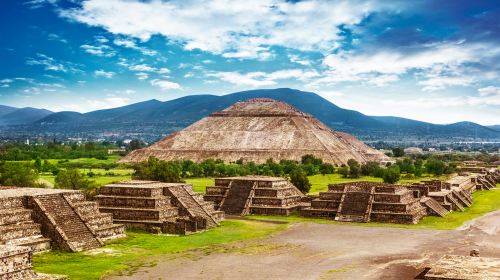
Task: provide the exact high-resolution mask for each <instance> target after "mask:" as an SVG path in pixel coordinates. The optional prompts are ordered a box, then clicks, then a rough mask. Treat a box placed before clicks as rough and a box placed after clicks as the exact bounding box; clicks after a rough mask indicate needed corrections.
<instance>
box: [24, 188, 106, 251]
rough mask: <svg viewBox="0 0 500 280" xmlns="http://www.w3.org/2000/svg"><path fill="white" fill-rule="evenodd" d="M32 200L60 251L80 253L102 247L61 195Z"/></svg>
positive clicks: (44, 196)
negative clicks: (60, 248)
mask: <svg viewBox="0 0 500 280" xmlns="http://www.w3.org/2000/svg"><path fill="white" fill-rule="evenodd" d="M33 200H34V203H35V204H36V205H37V206H38V207H39V209H40V210H42V211H41V212H40V213H39V214H40V215H43V216H45V221H46V222H47V224H46V225H45V226H46V227H47V228H50V229H51V230H49V232H52V234H54V235H56V236H57V237H56V239H59V241H60V242H57V243H58V244H57V245H58V246H60V247H62V249H66V250H70V251H73V252H80V251H84V250H89V249H95V248H98V247H101V246H102V245H103V243H102V242H101V241H100V240H98V239H97V237H96V236H94V234H93V232H92V230H91V229H90V227H89V226H87V225H86V223H85V222H84V221H83V220H82V219H81V217H80V216H79V215H78V213H77V212H76V211H75V210H74V209H73V207H71V205H70V204H69V202H68V201H67V200H66V199H65V198H64V196H63V195H62V194H52V195H43V196H37V197H34V198H33Z"/></svg>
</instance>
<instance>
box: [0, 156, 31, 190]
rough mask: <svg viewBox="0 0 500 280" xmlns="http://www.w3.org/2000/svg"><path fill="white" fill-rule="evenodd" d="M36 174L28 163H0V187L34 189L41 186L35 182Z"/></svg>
mask: <svg viewBox="0 0 500 280" xmlns="http://www.w3.org/2000/svg"><path fill="white" fill-rule="evenodd" d="M38 178H39V175H38V172H37V171H36V170H34V169H33V168H32V166H31V164H29V163H19V162H0V185H4V186H16V187H21V188H27V187H30V188H34V187H40V186H41V185H40V184H39V183H38V182H37V181H38Z"/></svg>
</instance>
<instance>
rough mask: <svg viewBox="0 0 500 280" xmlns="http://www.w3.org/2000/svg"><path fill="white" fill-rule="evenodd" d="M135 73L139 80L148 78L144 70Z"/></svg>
mask: <svg viewBox="0 0 500 280" xmlns="http://www.w3.org/2000/svg"><path fill="white" fill-rule="evenodd" d="M135 75H136V76H137V79H139V80H147V79H148V78H149V75H148V73H144V72H139V73H135Z"/></svg>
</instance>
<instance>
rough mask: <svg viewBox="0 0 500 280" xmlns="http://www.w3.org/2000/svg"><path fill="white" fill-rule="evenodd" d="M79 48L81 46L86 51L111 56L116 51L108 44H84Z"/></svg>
mask: <svg viewBox="0 0 500 280" xmlns="http://www.w3.org/2000/svg"><path fill="white" fill-rule="evenodd" d="M80 48H82V49H83V50H84V51H85V52H86V53H89V54H93V55H97V56H102V57H112V56H115V55H116V51H114V50H113V48H111V47H110V46H108V45H98V46H93V45H88V44H85V45H81V46H80Z"/></svg>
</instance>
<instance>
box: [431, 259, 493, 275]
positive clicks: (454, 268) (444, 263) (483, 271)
mask: <svg viewBox="0 0 500 280" xmlns="http://www.w3.org/2000/svg"><path fill="white" fill-rule="evenodd" d="M422 279H426V280H441V279H442V280H445V279H446V280H476V279H477V280H479V279H481V280H493V279H500V259H498V258H483V257H473V256H456V255H445V256H443V257H442V258H441V259H439V260H438V261H437V262H436V263H435V264H433V265H431V267H430V270H428V271H427V272H426V273H425V274H424V275H423V278H422Z"/></svg>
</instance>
